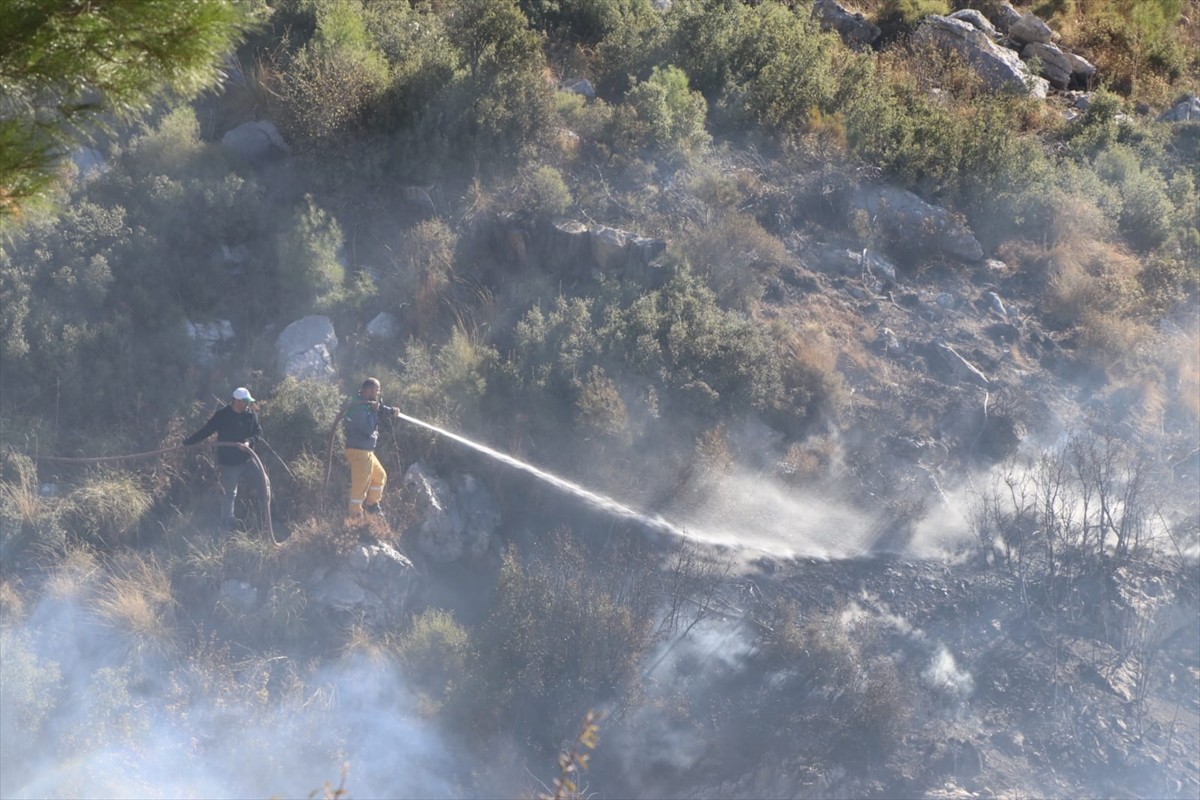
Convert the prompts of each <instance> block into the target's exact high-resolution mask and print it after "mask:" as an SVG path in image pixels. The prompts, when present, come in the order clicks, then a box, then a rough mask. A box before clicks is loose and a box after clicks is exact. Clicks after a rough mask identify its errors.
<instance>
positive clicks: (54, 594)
mask: <svg viewBox="0 0 1200 800" xmlns="http://www.w3.org/2000/svg"><path fill="white" fill-rule="evenodd" d="M101 574H102V570H101V567H100V559H99V558H98V557H97V556H96V554H95V552H94V551H93V550H92V549H91V548H90V547H88V546H86V545H71V546H69V547H67V549H66V552H65V553H63V557H62V559H61V560H59V562H58V563H57V564H56V565H55V566H54V567H53V569H51V571H50V575H49V577H47V579H46V583H45V584H44V586H43V591H44V592H45V594H46V596H47V597H50V598H52V599H55V600H84V599H85V598H87V597H89V596H90V595H91V593H92V591H93V590H94V588H95V586H96V583H97V581H98V580H99V579H100V576H101Z"/></svg>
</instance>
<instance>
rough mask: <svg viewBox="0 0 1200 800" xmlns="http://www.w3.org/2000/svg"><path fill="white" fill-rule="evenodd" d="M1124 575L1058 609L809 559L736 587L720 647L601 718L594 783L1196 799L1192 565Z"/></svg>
mask: <svg viewBox="0 0 1200 800" xmlns="http://www.w3.org/2000/svg"><path fill="white" fill-rule="evenodd" d="M1115 577H1117V578H1118V579H1119V581H1120V583H1121V585H1122V586H1123V587H1124V588H1122V589H1117V588H1116V587H1117V582H1116V581H1113V580H1104V579H1100V578H1096V579H1095V580H1089V581H1081V582H1080V583H1079V585H1078V586H1077V587H1076V589H1075V593H1076V595H1077V597H1076V599H1075V600H1074V601H1073V602H1071V603H1064V604H1062V605H1061V606H1060V607H1059V608H1058V609H1056V610H1053V611H1052V610H1051V609H1050V607H1049V605H1048V603H1047V601H1046V598H1045V589H1046V587H1044V586H1039V585H1036V584H1034V583H1032V582H1026V583H1025V585H1024V586H1022V582H1021V581H1020V580H1018V578H1017V577H1016V576H1015V575H1013V574H1011V573H1010V572H1008V571H1007V570H1005V569H1003V568H1002V567H1000V568H998V567H996V566H989V565H986V564H958V565H947V564H938V563H932V562H913V561H903V560H899V559H895V558H890V557H888V558H867V559H862V560H855V561H828V562H819V561H808V562H793V563H789V564H778V565H776V568H775V570H774V571H773V572H772V573H767V572H759V573H757V574H751V575H746V576H743V577H740V578H738V579H736V580H734V581H733V582H732V583H731V584H730V585H729V586H728V587H727V589H728V594H727V596H726V603H727V604H726V605H724V606H723V607H724V608H725V610H726V611H725V615H724V616H723V617H722V618H721V619H720V621H714V622H713V628H712V631H713V632H714V633H713V635H711V636H708V637H703V636H701V637H698V638H699V639H702V640H703V643H702V644H697V645H696V647H695V648H693V649H691V650H690V654H689V655H680V656H679V658H677V659H670V660H669V661H668V662H667V665H666V666H665V667H664V668H661V669H659V670H657V671H656V673H655V674H653V675H651V676H649V681H650V683H652V684H654V685H655V686H656V687H657V688H656V689H654V690H652V691H651V693H650V694H651V697H650V699H649V700H648V702H647V705H646V706H645V707H644V708H643V709H640V710H639V711H638V712H637V713H635V714H630V715H627V716H622V715H617V716H616V717H615V718H614V719H612V720H610V722H609V724H608V725H607V726H606V727H607V728H608V730H606V731H605V734H604V736H603V737H602V742H601V748H600V750H599V751H598V752H597V754H596V766H595V768H594V770H593V774H592V776H591V777H592V780H593V784H592V785H593V786H594V788H595V789H596V790H597V791H598V792H599V796H610V797H618V796H640V797H684V796H686V797H711V798H718V797H831V798H832V797H879V798H895V797H1110V796H1116V797H1156V798H1157V797H1162V798H1169V797H1196V796H1197V794H1198V793H1200V768H1198V766H1197V764H1198V761H1200V670H1198V669H1197V665H1198V664H1200V625H1197V618H1198V610H1200V609H1198V606H1197V592H1196V588H1197V587H1196V581H1195V571H1194V568H1193V569H1191V570H1190V571H1188V572H1187V573H1185V574H1181V573H1179V572H1177V571H1175V572H1173V571H1171V570H1170V569H1166V568H1160V567H1153V568H1152V567H1148V566H1147V567H1142V568H1140V569H1139V570H1136V571H1135V570H1131V569H1125V570H1121V571H1120V573H1119V574H1118V575H1117V576H1115ZM730 609H738V610H740V612H741V613H742V616H741V617H736V618H735V616H734V614H733V613H732V612H731V611H730ZM781 609H783V612H782V613H781ZM789 609H790V611H789ZM731 639H736V640H740V641H739V643H738V644H737V645H736V646H735V645H734V644H731ZM709 642H715V644H709ZM679 649H680V650H684V649H689V648H686V647H680V648H679ZM656 693H657V694H656ZM646 709H652V710H653V711H652V713H649V712H647V711H646ZM651 718H653V719H654V720H655V721H654V722H653V723H650V722H649V720H650V719H651ZM607 748H611V750H609V749H607Z"/></svg>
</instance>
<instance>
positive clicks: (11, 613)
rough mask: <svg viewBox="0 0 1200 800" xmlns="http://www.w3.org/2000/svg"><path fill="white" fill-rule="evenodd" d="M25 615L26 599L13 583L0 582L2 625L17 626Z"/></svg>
mask: <svg viewBox="0 0 1200 800" xmlns="http://www.w3.org/2000/svg"><path fill="white" fill-rule="evenodd" d="M24 614H25V599H24V598H23V597H22V596H21V590H20V589H19V588H17V585H16V583H15V582H13V581H0V625H10V624H16V623H19V622H20V621H21V618H22V617H23V616H24Z"/></svg>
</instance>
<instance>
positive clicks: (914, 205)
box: [849, 184, 983, 261]
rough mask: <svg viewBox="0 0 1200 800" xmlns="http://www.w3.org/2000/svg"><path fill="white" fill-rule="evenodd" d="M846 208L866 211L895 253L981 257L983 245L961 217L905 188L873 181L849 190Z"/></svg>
mask: <svg viewBox="0 0 1200 800" xmlns="http://www.w3.org/2000/svg"><path fill="white" fill-rule="evenodd" d="M849 210H850V211H851V212H852V213H853V212H865V214H866V216H867V219H868V220H869V221H870V224H871V225H872V226H873V227H874V228H875V229H876V230H877V231H878V232H879V233H881V234H882V235H883V238H884V239H885V240H886V241H887V242H889V249H891V250H893V251H894V252H897V253H903V254H907V255H923V256H927V255H932V254H942V255H946V256H951V257H953V258H957V259H960V260H963V261H979V260H981V259H982V258H983V246H982V245H980V244H979V240H978V239H976V238H975V234H974V233H973V232H972V231H971V229H970V228H969V227H967V224H966V222H964V221H963V220H962V218H961V217H959V216H957V215H955V214H952V213H950V212H949V211H947V210H946V209H944V208H941V207H940V206H935V205H930V204H929V203H926V202H925V201H924V200H922V199H921V198H920V197H917V196H916V195H915V194H913V193H912V192H909V191H907V190H904V189H898V188H896V187H894V186H886V185H876V184H868V185H864V186H860V187H858V188H857V189H855V190H854V191H853V192H852V193H851V196H850V201H849Z"/></svg>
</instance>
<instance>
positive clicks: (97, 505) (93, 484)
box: [68, 470, 154, 544]
mask: <svg viewBox="0 0 1200 800" xmlns="http://www.w3.org/2000/svg"><path fill="white" fill-rule="evenodd" d="M68 502H69V506H68V507H69V516H70V518H71V520H72V522H73V523H74V525H75V527H76V528H77V529H78V530H80V531H82V532H86V533H87V534H89V535H91V536H95V537H96V538H97V539H99V540H100V541H101V542H105V543H107V544H114V543H117V542H120V541H123V540H125V539H127V538H128V537H129V536H130V535H131V534H132V533H133V532H134V531H136V530H137V527H138V525H139V524H140V523H141V521H142V518H143V517H144V516H145V515H146V514H147V513H148V512H149V511H150V509H151V507H153V505H154V501H153V498H152V497H151V496H150V493H149V492H147V491H146V490H145V488H144V487H143V486H142V485H141V481H140V479H139V478H138V477H137V476H136V475H134V474H133V473H130V472H118V471H115V470H113V471H110V470H99V471H97V472H95V473H93V474H92V475H90V476H89V477H88V478H87V479H86V480H85V481H84V482H83V484H82V485H80V486H79V487H78V488H76V489H75V490H74V491H73V492H71V494H70V497H69V498H68Z"/></svg>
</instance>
